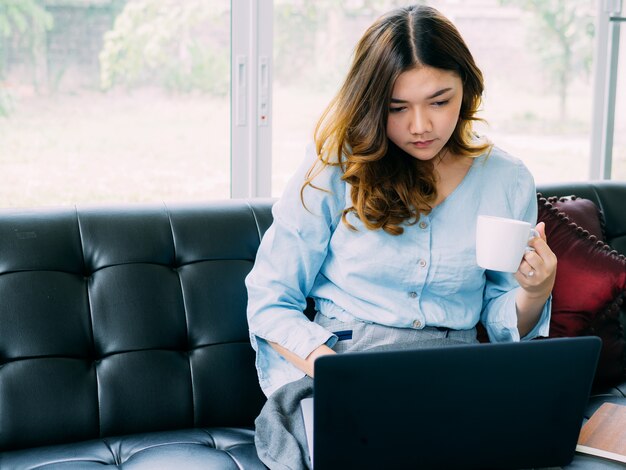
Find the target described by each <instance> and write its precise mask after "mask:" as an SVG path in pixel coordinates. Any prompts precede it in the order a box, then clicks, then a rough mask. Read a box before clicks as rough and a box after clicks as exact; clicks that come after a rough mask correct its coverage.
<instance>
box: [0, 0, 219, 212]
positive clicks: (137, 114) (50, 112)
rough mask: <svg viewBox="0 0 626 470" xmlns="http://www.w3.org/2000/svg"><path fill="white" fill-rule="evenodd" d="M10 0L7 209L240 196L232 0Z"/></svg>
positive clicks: (1, 157) (3, 103)
mask: <svg viewBox="0 0 626 470" xmlns="http://www.w3.org/2000/svg"><path fill="white" fill-rule="evenodd" d="M0 3H6V7H7V8H12V9H13V11H12V13H13V16H10V17H9V20H11V19H12V22H10V23H9V24H10V31H7V30H6V29H5V30H4V31H0V34H2V35H3V36H4V37H3V38H2V41H3V42H2V44H3V46H2V47H1V48H0V112H4V114H5V116H4V117H1V118H0V174H2V184H1V185H0V206H1V207H7V206H20V207H21V206H36V205H48V204H74V203H108V202H159V201H163V200H166V201H172V200H197V199H210V198H227V197H229V195H230V124H229V119H230V103H229V91H230V1H229V0H204V1H194V2H179V1H171V0H128V1H126V0H46V1H43V2H23V4H22V3H20V2H14V1H13V2H5V1H4V0H0ZM38 5H41V6H40V7H39V6H38ZM2 11H3V9H0V12H2ZM4 11H5V12H6V10H4ZM0 14H2V13H0ZM18 16H19V17H20V18H23V19H25V20H26V22H27V26H26V27H21V26H20V24H19V22H18V20H16V18H18Z"/></svg>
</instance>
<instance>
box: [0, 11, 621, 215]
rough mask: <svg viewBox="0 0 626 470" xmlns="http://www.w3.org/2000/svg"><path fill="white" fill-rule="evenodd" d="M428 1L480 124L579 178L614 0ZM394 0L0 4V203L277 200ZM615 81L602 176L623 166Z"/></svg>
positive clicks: (501, 141) (535, 162)
mask: <svg viewBox="0 0 626 470" xmlns="http://www.w3.org/2000/svg"><path fill="white" fill-rule="evenodd" d="M428 3H429V4H431V5H433V6H435V7H436V8H438V9H440V10H441V11H442V12H443V13H444V14H446V15H447V16H448V17H450V18H451V19H452V20H453V21H454V23H455V24H456V25H457V26H458V28H459V30H460V31H461V33H462V34H463V36H464V37H465V39H466V41H467V42H468V44H469V46H470V49H471V50H472V52H473V54H474V56H475V58H476V61H477V63H478V65H479V66H480V67H481V69H482V70H483V72H484V74H485V79H486V93H485V100H484V111H483V114H482V117H483V118H485V120H486V121H487V124H486V125H481V126H479V131H481V132H483V133H485V134H487V135H488V136H490V137H491V138H492V140H493V141H494V142H495V143H496V144H497V145H499V146H500V147H502V148H503V149H505V150H507V151H508V152H510V153H511V154H513V155H515V156H517V157H519V158H521V159H522V160H523V161H524V162H525V163H526V164H527V165H528V167H529V168H530V169H531V171H532V172H533V174H534V175H535V179H536V181H537V182H538V183H543V182H558V181H572V180H585V179H588V178H589V175H590V168H594V166H595V165H596V163H595V161H594V158H596V154H597V153H598V152H597V151H596V150H594V148H595V147H592V144H594V142H596V141H597V140H598V136H597V135H596V134H597V132H596V131H597V129H596V128H595V127H594V125H593V124H594V122H596V121H598V119H596V112H597V110H596V107H595V106H594V102H597V101H598V99H597V97H598V93H597V90H599V85H598V83H595V84H594V80H593V77H592V75H593V74H594V73H596V72H597V71H593V70H592V69H591V67H592V64H593V63H594V62H598V61H597V60H595V59H597V57H594V54H595V53H596V52H595V51H597V49H594V47H593V44H594V40H595V39H597V38H598V37H599V34H598V30H597V29H598V28H599V26H598V24H599V23H602V22H601V21H600V19H601V18H600V16H601V17H602V18H604V16H602V15H604V13H601V15H598V11H600V12H602V8H606V5H608V4H611V5H617V4H619V7H620V8H621V2H620V0H612V1H604V0H595V1H594V0H571V1H569V0H568V1H567V2H526V1H524V0H432V1H429V2H428ZM405 4H406V3H405V2H402V1H400V0H350V1H346V2H336V1H330V0H319V1H317V0H315V1H313V0H194V1H178V0H38V1H36V2H15V1H13V0H11V1H10V0H0V6H2V7H3V8H0V15H5V17H3V18H0V36H1V37H0V174H1V175H2V177H3V178H2V180H3V183H2V184H1V185H0V207H7V206H36V205H49V204H74V203H109V202H158V201H176V200H206V199H216V198H228V197H251V196H270V195H272V196H279V195H280V194H281V193H282V190H283V188H284V186H285V184H286V182H287V180H288V178H289V177H290V176H291V174H293V172H294V171H295V169H296V167H297V166H298V165H299V164H300V162H301V161H302V159H303V157H304V149H305V146H306V145H307V143H309V142H310V141H311V140H312V137H313V129H314V126H315V123H316V121H317V119H318V118H319V117H320V115H321V113H322V112H323V110H324V108H325V106H326V105H327V104H328V103H329V101H330V100H331V98H332V97H333V95H334V94H335V93H336V91H337V90H338V88H339V86H340V85H341V81H342V79H343V78H344V76H345V74H346V72H347V69H348V67H349V65H350V59H351V53H352V49H353V48H354V46H355V44H356V42H357V40H358V39H359V38H360V37H361V35H362V34H363V32H364V30H365V29H366V28H367V27H368V26H369V25H370V24H371V23H372V22H373V21H374V19H375V18H376V17H378V16H379V15H380V14H382V13H383V12H385V11H387V10H389V9H391V8H394V7H397V6H402V5H405ZM8 8H11V9H12V10H11V14H10V15H9V14H8V13H7V12H8V10H7V9H8ZM546 9H548V10H546ZM549 9H553V10H549ZM554 9H560V10H554ZM554 14H556V17H561V18H571V22H570V23H568V24H565V25H564V24H561V23H554V24H552V23H551V22H550V21H549V19H550V18H554V17H555V15H554ZM559 15H560V16H559ZM597 17H598V21H596V18H597ZM546 18H548V20H546ZM607 21H608V20H607ZM602 24H604V23H602ZM559 28H560V29H559ZM603 31H604V33H603V34H605V33H606V29H605V30H603ZM564 32H565V33H567V34H565V37H566V40H565V41H561V42H559V40H557V39H556V38H557V37H560V36H563V34H561V33H564ZM594 36H595V37H594ZM601 39H602V38H601ZM602 40H603V41H604V43H605V45H606V44H608V40H607V39H606V37H604V39H602ZM621 44H622V45H621V48H620V50H621V52H620V56H619V57H620V59H619V63H620V64H621V65H620V68H621V69H622V70H621V71H620V75H619V77H621V78H623V75H624V71H623V68H624V67H625V66H626V65H624V63H625V59H624V55H625V54H626V46H625V45H624V34H622V39H621ZM564 57H567V58H569V60H567V61H564V60H563V58H564ZM231 76H232V80H231ZM621 81H622V82H623V81H624V80H621ZM617 84H618V86H617V91H616V98H615V102H616V112H615V122H614V124H615V132H614V141H613V144H612V149H613V165H612V173H611V176H612V177H613V178H618V179H624V178H626V143H625V142H624V138H625V137H624V136H626V132H625V131H626V115H625V113H626V110H625V109H626V106H625V105H626V91H625V90H624V87H623V86H620V80H619V79H618V80H617ZM594 145H595V144H594ZM590 149H591V150H590ZM590 155H591V156H592V158H590ZM592 177H593V173H592Z"/></svg>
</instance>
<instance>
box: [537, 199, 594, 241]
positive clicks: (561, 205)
mask: <svg viewBox="0 0 626 470" xmlns="http://www.w3.org/2000/svg"><path fill="white" fill-rule="evenodd" d="M537 197H538V199H539V200H540V201H541V199H543V196H542V195H541V194H539V195H538V196H537ZM545 199H546V201H547V202H548V203H549V204H551V205H552V207H556V208H557V209H558V210H559V212H563V213H564V214H565V216H566V217H567V218H568V219H569V220H570V221H571V222H574V223H575V224H576V225H578V226H579V227H582V228H583V229H584V230H586V231H588V232H589V234H590V235H595V236H596V237H597V238H598V240H603V241H604V240H605V238H606V237H605V235H604V216H603V215H602V212H600V209H599V208H598V206H596V205H595V204H594V202H593V201H590V200H589V199H584V198H580V197H577V196H567V197H556V196H553V197H548V198H545ZM539 203H540V204H541V202H539Z"/></svg>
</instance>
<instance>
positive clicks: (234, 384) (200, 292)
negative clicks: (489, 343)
mask: <svg viewBox="0 0 626 470" xmlns="http://www.w3.org/2000/svg"><path fill="white" fill-rule="evenodd" d="M538 189H539V190H540V191H542V192H543V193H544V194H546V195H568V194H576V195H579V196H581V197H585V198H588V199H591V200H593V201H594V202H596V203H597V204H598V205H599V206H600V207H601V209H602V210H603V211H604V215H605V220H606V232H607V237H608V240H609V242H610V243H612V244H613V246H614V247H615V248H616V249H618V250H619V251H621V252H622V253H626V209H624V201H625V200H626V183H615V182H598V183H576V184H570V185H554V186H543V187H540V188H538ZM272 202H273V201H271V200H248V201H243V200H230V201H221V202H212V203H206V204H195V205H194V204H188V205H180V204H179V205H151V206H132V205H128V206H118V207H106V208H104V207H79V208H46V209H41V210H39V209H34V210H27V211H23V210H4V211H1V212H0V469H2V470H5V469H7V470H8V469H92V468H93V469H95V468H98V469H102V468H106V467H111V468H124V469H151V470H152V469H170V468H171V469H176V470H182V469H185V470H193V469H201V468H202V469H239V470H241V469H257V468H259V469H262V468H265V467H264V465H263V464H262V463H261V462H260V461H259V460H258V458H257V456H256V451H255V448H254V430H253V425H254V418H255V417H256V415H257V414H258V412H259V410H260V408H261V406H262V405H263V402H264V397H263V395H262V393H261V390H260V388H259V386H258V383H257V377H256V372H255V369H254V353H253V350H252V348H251V347H250V344H249V340H248V332H247V323H246V313H245V312H246V290H245V286H244V278H245V276H246V274H247V273H248V271H249V270H250V268H251V267H252V264H253V260H254V257H255V252H256V250H257V247H258V244H259V241H260V238H261V236H262V234H263V233H264V231H265V230H266V229H267V227H268V226H269V225H270V223H271V220H272V219H271V212H270V208H271V204H272ZM625 392H626V382H625V383H622V384H621V385H618V386H615V387H611V388H610V389H606V390H598V391H596V392H595V393H594V397H592V399H591V401H590V407H589V413H591V412H593V410H595V408H596V407H597V406H598V405H599V403H601V402H603V401H606V400H610V401H616V402H623V403H624V404H626V400H625V399H624V396H625V395H624V394H625ZM598 465H600V466H598ZM568 468H572V469H577V468H620V467H619V466H617V465H616V464H611V463H606V462H605V463H602V462H599V461H598V460H597V459H593V458H589V457H583V456H577V457H576V459H575V460H574V462H573V463H572V464H571V465H570V466H569V467H568Z"/></svg>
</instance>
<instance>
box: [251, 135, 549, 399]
mask: <svg viewBox="0 0 626 470" xmlns="http://www.w3.org/2000/svg"><path fill="white" fill-rule="evenodd" d="M316 158H317V157H316V155H315V149H314V146H313V145H311V146H309V148H308V150H307V158H305V160H304V162H303V164H302V165H301V167H300V168H299V170H298V171H297V172H296V174H295V175H294V176H293V177H292V178H291V180H290V182H289V184H288V185H287V187H286V189H285V191H284V194H283V196H282V198H281V199H280V200H279V201H278V202H277V203H276V204H275V205H274V207H273V211H272V212H273V216H274V222H273V224H272V225H271V227H270V228H269V229H268V230H267V232H266V233H265V236H264V237H263V240H262V241H261V245H260V247H259V250H258V253H257V257H256V262H255V265H254V268H253V269H252V271H251V272H250V274H249V275H248V276H247V278H246V285H247V288H248V323H249V328H250V339H251V342H252V346H253V348H254V349H255V350H256V353H257V358H256V366H257V372H258V375H259V381H260V384H261V388H262V389H263V391H264V393H265V394H266V395H267V396H269V395H271V393H272V392H274V391H275V390H276V389H278V388H280V387H281V386H282V385H284V384H286V383H288V382H291V381H294V380H298V379H300V378H301V377H303V376H304V373H303V372H302V371H300V370H299V369H297V368H296V367H295V366H293V365H292V364H291V363H289V362H288V361H287V360H285V359H284V358H283V357H282V356H281V355H280V354H278V353H277V352H276V351H275V350H274V349H273V348H272V347H271V346H270V345H269V344H268V343H267V341H273V342H276V343H278V344H280V345H281V346H283V347H285V348H286V349H288V350H290V351H292V352H294V353H295V354H297V355H298V356H300V357H302V358H306V357H307V356H308V355H309V354H310V353H311V352H312V351H313V350H314V349H315V348H317V347H318V346H320V345H322V344H324V343H326V344H328V345H329V346H331V347H332V346H333V345H334V343H335V342H336V341H337V337H336V336H335V335H333V334H332V333H331V332H329V331H327V330H325V329H324V328H322V327H321V326H320V325H318V324H316V323H314V322H311V321H309V320H308V319H307V318H306V316H305V315H304V314H303V310H304V309H305V307H306V298H307V297H312V298H313V299H314V300H315V304H316V308H317V310H318V311H319V312H321V313H322V314H324V315H326V316H327V317H330V318H338V319H339V320H343V321H351V320H353V319H355V318H356V319H358V320H361V321H364V322H372V323H379V324H383V325H388V326H394V327H401V328H418V329H419V328H424V327H425V326H442V327H448V328H451V329H457V330H466V329H471V328H473V327H474V326H475V325H476V324H477V323H478V322H479V321H482V323H483V324H484V325H485V327H486V329H487V333H488V335H489V338H490V340H491V341H493V342H498V341H519V340H520V335H519V331H518V329H517V314H516V306H515V294H516V290H517V289H519V288H520V287H519V285H518V283H517V281H516V280H515V278H514V276H513V275H512V274H508V273H500V272H494V271H486V270H484V269H483V268H481V267H479V266H478V265H477V264H476V250H475V244H476V218H477V216H478V215H479V214H486V215H494V216H500V217H509V218H514V219H519V220H525V221H528V222H530V223H531V224H533V226H534V224H535V222H536V217H537V200H536V190H535V184H534V181H533V178H532V175H531V174H530V172H529V171H528V169H527V168H526V167H525V166H524V165H523V163H522V162H521V161H520V160H518V159H516V158H513V157H511V156H510V155H508V154H506V153H504V152H503V151H501V150H500V149H498V148H493V149H492V150H491V152H489V153H488V154H485V155H482V156H480V157H477V158H475V159H474V161H473V163H472V166H471V168H470V170H469V172H468V173H467V175H466V176H465V178H464V179H463V181H462V182H461V183H460V184H459V186H458V187H457V188H456V189H455V190H454V191H453V192H452V194H450V195H449V196H448V197H447V198H446V199H445V200H444V201H443V202H442V203H440V204H439V205H438V206H436V207H435V208H434V209H433V210H432V212H431V213H430V214H429V215H422V216H421V217H420V219H419V221H418V223H416V224H413V225H409V224H405V225H404V233H403V234H401V235H397V236H394V235H389V234H388V233H386V232H384V231H383V230H368V229H367V228H365V227H364V226H363V224H362V223H361V222H360V221H359V219H358V218H357V217H356V216H355V215H354V214H352V213H350V214H349V215H348V221H349V222H350V223H351V224H352V225H353V226H354V227H356V229H357V230H356V231H353V230H350V228H348V227H347V226H346V224H344V223H343V222H342V221H341V214H342V211H343V210H344V209H345V208H346V207H350V206H352V202H351V197H350V186H349V185H348V184H347V183H345V182H343V181H342V180H341V174H342V173H341V168H340V167H338V166H328V167H325V168H324V169H323V171H322V172H321V173H320V174H319V175H317V176H316V177H315V179H314V180H313V184H314V185H315V186H316V187H318V188H323V189H324V190H323V191H322V190H320V189H315V188H312V187H311V186H307V187H306V188H305V190H304V193H303V194H304V202H305V204H306V207H304V206H303V204H302V202H301V199H300V190H301V187H302V184H303V182H304V179H305V174H306V172H307V171H308V169H309V168H310V167H311V165H312V164H313V163H314V161H315V160H316ZM550 303H551V302H550V300H549V301H548V302H547V303H546V305H545V307H544V310H543V313H542V315H541V317H540V320H539V322H538V323H537V325H536V326H535V328H533V330H532V331H531V332H530V333H529V334H528V335H526V336H525V337H524V338H523V339H531V338H534V337H537V336H547V335H548V328H549V321H550Z"/></svg>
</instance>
